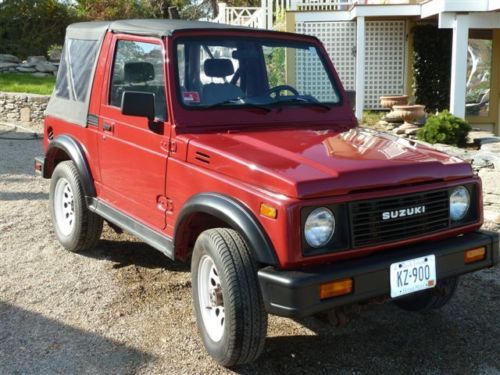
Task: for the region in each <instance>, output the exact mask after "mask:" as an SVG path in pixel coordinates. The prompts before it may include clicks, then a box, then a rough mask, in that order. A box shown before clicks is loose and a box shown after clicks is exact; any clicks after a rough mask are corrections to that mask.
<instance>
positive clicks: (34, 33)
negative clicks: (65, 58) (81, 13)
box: [0, 0, 76, 58]
mask: <svg viewBox="0 0 500 375" xmlns="http://www.w3.org/2000/svg"><path fill="white" fill-rule="evenodd" d="M75 19H76V17H75V14H74V12H72V10H71V7H69V6H68V5H67V4H65V3H63V2H59V1H57V0H4V1H3V2H0V53H9V54H13V55H16V56H18V57H20V58H26V57H27V56H28V55H45V54H46V52H47V48H48V47H49V46H50V45H52V44H62V43H63V40H64V33H65V30H66V26H67V25H68V24H70V23H71V22H73V21H74V20H75Z"/></svg>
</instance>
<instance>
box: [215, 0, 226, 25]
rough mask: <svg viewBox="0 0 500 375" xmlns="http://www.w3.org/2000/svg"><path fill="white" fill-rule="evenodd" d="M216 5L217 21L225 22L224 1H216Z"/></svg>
mask: <svg viewBox="0 0 500 375" xmlns="http://www.w3.org/2000/svg"><path fill="white" fill-rule="evenodd" d="M217 7H218V8H219V14H218V15H217V19H218V20H219V21H218V22H219V23H227V19H226V3H217Z"/></svg>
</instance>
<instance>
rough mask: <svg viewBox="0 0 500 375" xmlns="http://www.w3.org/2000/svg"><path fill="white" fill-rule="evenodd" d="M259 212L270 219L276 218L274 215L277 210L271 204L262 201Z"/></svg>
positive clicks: (276, 214) (276, 213)
mask: <svg viewBox="0 0 500 375" xmlns="http://www.w3.org/2000/svg"><path fill="white" fill-rule="evenodd" d="M260 214H261V215H262V216H265V217H269V218H271V219H276V217H277V216H278V210H277V209H276V208H274V207H273V206H270V205H268V204H265V203H262V204H261V205H260Z"/></svg>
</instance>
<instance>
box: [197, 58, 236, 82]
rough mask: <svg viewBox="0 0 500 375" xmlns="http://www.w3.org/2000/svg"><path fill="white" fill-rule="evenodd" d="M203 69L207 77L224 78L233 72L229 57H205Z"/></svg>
mask: <svg viewBox="0 0 500 375" xmlns="http://www.w3.org/2000/svg"><path fill="white" fill-rule="evenodd" d="M203 69H204V70H205V74H206V75H207V76H208V77H217V78H224V77H227V76H230V75H232V74H234V67H233V63H232V62H231V60H229V59H206V60H205V63H204V64H203Z"/></svg>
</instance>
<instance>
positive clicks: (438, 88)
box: [412, 24, 452, 111]
mask: <svg viewBox="0 0 500 375" xmlns="http://www.w3.org/2000/svg"><path fill="white" fill-rule="evenodd" d="M412 32H413V47H414V62H413V71H414V78H415V81H414V87H413V88H414V95H415V99H416V102H417V103H418V104H424V105H425V106H426V108H427V110H428V111H442V110H444V109H448V108H449V103H450V76H451V42H452V32H451V30H448V29H438V27H437V26H435V25H432V24H422V25H417V26H415V27H414V28H413V29H412Z"/></svg>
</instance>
